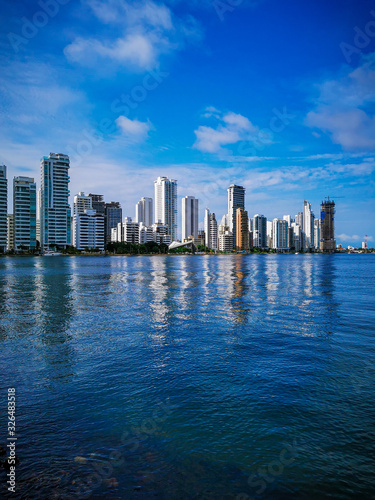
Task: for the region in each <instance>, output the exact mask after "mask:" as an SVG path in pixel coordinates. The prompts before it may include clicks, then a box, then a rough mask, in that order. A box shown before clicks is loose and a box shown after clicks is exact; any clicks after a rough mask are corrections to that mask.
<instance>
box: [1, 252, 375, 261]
mask: <svg viewBox="0 0 375 500" xmlns="http://www.w3.org/2000/svg"><path fill="white" fill-rule="evenodd" d="M352 254H355V255H366V254H367V255H371V254H375V252H334V253H322V252H311V253H310V252H298V253H295V252H284V253H283V252H249V253H196V254H191V253H162V254H159V253H144V254H135V253H123V254H112V253H111V254H109V253H107V254H99V253H92V254H61V255H47V256H46V255H31V254H30V255H27V254H9V255H5V254H3V255H0V259H1V258H7V257H10V258H26V257H38V258H40V257H49V258H51V257H52V258H56V257H83V258H85V257H86V258H87V257H167V256H168V257H181V256H190V257H195V256H209V257H220V256H239V255H240V256H246V257H248V256H256V255H270V256H291V255H302V256H306V255H320V256H323V255H324V256H332V255H352Z"/></svg>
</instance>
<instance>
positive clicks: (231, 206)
mask: <svg viewBox="0 0 375 500" xmlns="http://www.w3.org/2000/svg"><path fill="white" fill-rule="evenodd" d="M237 208H242V209H243V210H245V188H244V187H242V186H236V185H235V184H231V185H230V186H229V188H228V219H229V221H228V222H229V231H230V232H231V233H232V235H233V248H235V247H236V246H237V243H236V238H237Z"/></svg>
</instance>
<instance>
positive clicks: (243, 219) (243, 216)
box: [236, 208, 250, 251]
mask: <svg viewBox="0 0 375 500" xmlns="http://www.w3.org/2000/svg"><path fill="white" fill-rule="evenodd" d="M236 218H237V220H236V230H237V235H236V250H239V251H249V250H250V231H249V217H248V215H247V212H246V211H245V210H244V209H243V208H237V212H236Z"/></svg>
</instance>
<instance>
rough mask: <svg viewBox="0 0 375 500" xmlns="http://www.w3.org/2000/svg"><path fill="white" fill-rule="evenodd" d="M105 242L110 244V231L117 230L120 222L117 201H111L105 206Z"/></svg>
mask: <svg viewBox="0 0 375 500" xmlns="http://www.w3.org/2000/svg"><path fill="white" fill-rule="evenodd" d="M104 215H105V242H106V244H107V243H110V242H111V232H112V229H117V226H118V224H120V223H121V221H122V208H121V205H120V203H119V202H118V201H111V202H110V203H106V204H105V212H104Z"/></svg>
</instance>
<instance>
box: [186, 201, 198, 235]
mask: <svg viewBox="0 0 375 500" xmlns="http://www.w3.org/2000/svg"><path fill="white" fill-rule="evenodd" d="M198 214H199V202H198V200H197V199H196V198H194V196H185V198H182V241H185V240H187V239H188V238H189V236H193V238H198Z"/></svg>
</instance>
